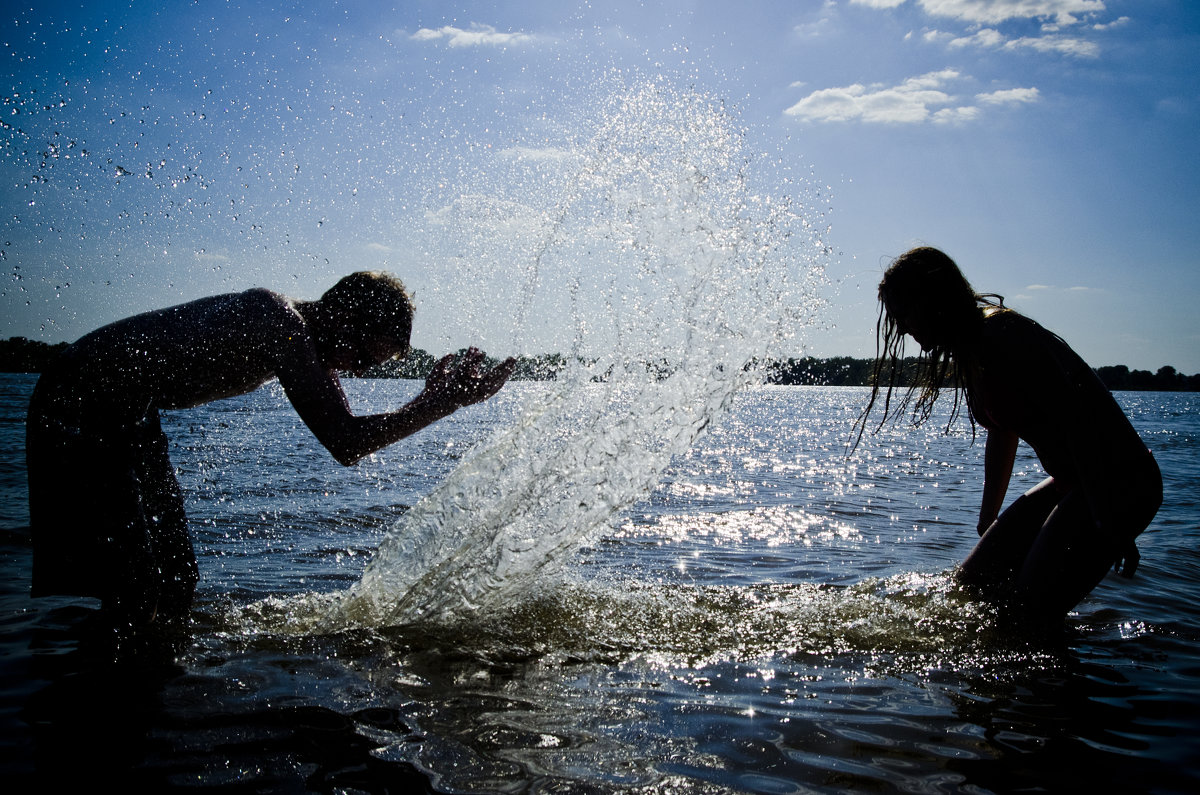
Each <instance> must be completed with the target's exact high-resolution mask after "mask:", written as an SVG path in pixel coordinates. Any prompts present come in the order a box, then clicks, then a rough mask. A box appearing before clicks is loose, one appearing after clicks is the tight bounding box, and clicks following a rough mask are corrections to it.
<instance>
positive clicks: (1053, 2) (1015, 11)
mask: <svg viewBox="0 0 1200 795" xmlns="http://www.w3.org/2000/svg"><path fill="white" fill-rule="evenodd" d="M851 2H853V3H856V4H858V5H863V6H868V7H870V8H880V9H887V8H893V7H895V6H898V5H900V4H901V3H902V2H904V0H900V2H892V0H851ZM915 4H916V5H918V6H920V7H921V9H922V10H923V11H924V12H925V13H926V14H928V15H930V16H934V17H939V18H942V19H953V20H956V21H958V22H961V23H964V24H965V25H966V30H967V31H969V32H968V33H965V34H961V35H960V34H958V33H947V32H944V31H941V30H936V29H935V30H930V31H927V32H926V33H925V34H924V36H923V38H924V40H925V41H926V42H944V43H945V44H946V46H947V47H949V48H950V49H959V50H961V49H964V48H968V47H971V48H979V49H992V50H1006V51H1009V52H1018V51H1033V52H1039V53H1050V54H1055V55H1063V56H1068V57H1074V58H1096V57H1098V56H1099V55H1100V45H1099V44H1097V43H1096V42H1094V41H1090V40H1089V39H1087V38H1085V37H1084V36H1085V35H1086V34H1087V33H1090V32H1097V31H1100V32H1102V31H1105V30H1108V29H1110V28H1115V27H1120V26H1122V25H1125V24H1127V23H1128V22H1129V17H1120V18H1118V19H1115V20H1113V21H1111V22H1097V21H1092V20H1095V19H1096V18H1097V16H1098V15H1099V14H1101V13H1102V12H1104V11H1105V10H1106V9H1105V5H1104V3H1103V2H1102V0H915ZM1010 22H1011V23H1013V24H1021V23H1025V24H1024V26H1025V27H1026V28H1028V26H1029V23H1031V22H1032V23H1037V24H1039V26H1040V32H1041V35H1020V36H1010V35H1007V34H1005V33H1004V32H1002V31H1000V30H998V29H997V28H996V27H995V26H998V25H1001V24H1003V23H1010ZM1085 23H1088V24H1085ZM1069 28H1075V30H1076V32H1077V35H1067V34H1065V33H1064V31H1066V30H1067V29H1069Z"/></svg>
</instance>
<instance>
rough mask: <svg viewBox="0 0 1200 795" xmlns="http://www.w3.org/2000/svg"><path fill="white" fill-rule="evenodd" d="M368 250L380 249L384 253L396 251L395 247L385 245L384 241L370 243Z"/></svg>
mask: <svg viewBox="0 0 1200 795" xmlns="http://www.w3.org/2000/svg"><path fill="white" fill-rule="evenodd" d="M367 251H378V252H381V253H383V254H391V253H392V252H393V251H395V249H393V248H392V247H391V246H385V245H384V244H382V243H368V244H367Z"/></svg>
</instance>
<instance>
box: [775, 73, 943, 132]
mask: <svg viewBox="0 0 1200 795" xmlns="http://www.w3.org/2000/svg"><path fill="white" fill-rule="evenodd" d="M958 77H959V74H958V72H956V71H955V70H953V69H943V70H942V71H940V72H929V73H928V74H924V75H921V76H919V77H911V78H909V79H908V80H905V81H904V82H903V83H901V84H899V85H896V86H882V85H873V86H864V85H862V84H861V83H855V84H853V85H849V86H843V87H840V88H823V89H820V90H819V91H814V92H813V93H811V94H809V95H808V96H807V97H805V98H804V99H802V100H800V101H799V102H797V103H796V104H795V105H792V106H791V107H790V108H788V109H787V110H785V111H784V113H785V114H787V115H788V116H796V117H798V118H800V119H804V120H807V121H823V122H831V121H853V120H859V121H865V122H873V123H884V124H913V123H920V122H923V121H926V120H928V119H929V117H930V115H931V113H932V112H933V109H934V108H938V109H940V108H941V106H946V105H951V104H952V103H953V102H954V98H953V97H951V96H950V95H949V94H947V93H946V92H945V91H943V90H942V88H943V87H944V86H945V84H946V83H948V82H950V81H953V80H956V79H958Z"/></svg>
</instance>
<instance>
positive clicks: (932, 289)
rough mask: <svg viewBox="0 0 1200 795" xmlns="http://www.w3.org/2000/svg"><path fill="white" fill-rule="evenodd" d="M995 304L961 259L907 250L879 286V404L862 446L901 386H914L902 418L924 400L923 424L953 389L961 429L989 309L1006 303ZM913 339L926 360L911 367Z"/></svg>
mask: <svg viewBox="0 0 1200 795" xmlns="http://www.w3.org/2000/svg"><path fill="white" fill-rule="evenodd" d="M992 298H994V297H993V296H983V295H980V294H978V293H976V292H975V290H974V289H972V287H971V285H970V284H969V283H968V282H967V280H966V278H964V277H963V275H962V271H960V270H959V269H958V266H957V265H955V264H954V260H952V259H950V257H948V256H946V255H945V254H944V253H943V252H941V251H939V250H937V249H936V248H930V247H928V246H922V247H919V248H914V249H912V250H910V251H906V252H905V253H903V254H901V255H900V256H899V257H897V258H896V259H895V260H894V261H893V262H892V264H891V265H890V266H888V269H887V270H886V271H885V272H884V274H883V279H882V280H881V281H880V282H879V321H878V323H877V324H876V326H875V346H876V359H875V367H874V371H873V373H872V383H871V398H870V400H869V402H868V403H867V407H866V409H865V410H864V411H863V413H862V415H861V416H860V417H859V424H858V435H857V438H856V441H855V442H854V443H855V444H857V439H861V438H862V433H863V430H864V429H865V427H866V422H867V415H868V414H870V413H871V409H872V408H873V407H874V405H875V399H876V397H878V394H879V390H880V388H881V387H882V388H883V389H884V390H885V398H884V408H883V418H882V419H881V420H880V423H879V424H880V425H882V424H883V423H884V422H886V421H887V419H888V417H889V416H892V415H893V413H892V405H891V404H892V390H893V388H895V387H896V386H898V385H907V391H906V392H905V395H904V399H903V400H902V401H900V406H899V409H898V410H897V411H896V412H895V414H900V413H903V412H904V411H905V410H906V409H907V408H908V406H909V404H910V403H911V402H912V399H913V397H914V396H916V402H915V403H914V404H913V419H914V422H915V423H917V424H919V423H921V422H924V421H925V420H926V419H928V417H929V415H930V413H931V412H932V411H933V404H934V402H935V401H936V400H937V397H938V395H939V394H940V391H941V388H942V387H943V386H945V385H949V386H951V387H952V388H953V389H954V408H953V410H952V412H951V416H950V422H951V423H953V421H954V418H955V417H956V416H957V415H958V411H959V405H960V404H959V392H960V390H961V389H963V388H964V387H965V383H966V382H965V381H964V375H965V369H966V368H969V367H970V364H971V358H972V351H973V348H974V346H975V344H976V343H977V342H978V340H979V338H980V335H981V334H982V333H983V317H984V314H983V308H984V307H985V306H1001V305H1002V300H1001V301H1000V302H999V303H998V302H996V301H993V300H992ZM905 335H908V336H910V337H912V338H913V339H914V340H916V342H917V343H918V344H919V345H920V346H921V355H920V357H919V358H918V359H917V360H916V362H915V363H908V364H907V365H906V363H905V361H904V338H905ZM968 413H969V408H968ZM972 427H974V426H973V425H972Z"/></svg>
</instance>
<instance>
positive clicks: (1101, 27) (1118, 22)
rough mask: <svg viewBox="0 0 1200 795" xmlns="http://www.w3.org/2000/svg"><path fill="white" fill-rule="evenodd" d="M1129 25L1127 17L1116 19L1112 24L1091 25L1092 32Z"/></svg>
mask: <svg viewBox="0 0 1200 795" xmlns="http://www.w3.org/2000/svg"><path fill="white" fill-rule="evenodd" d="M1128 24H1129V17H1117V18H1116V19H1114V20H1113V21H1112V22H1098V23H1096V24H1095V25H1092V30H1111V29H1113V28H1120V27H1124V26H1125V25H1128Z"/></svg>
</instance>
